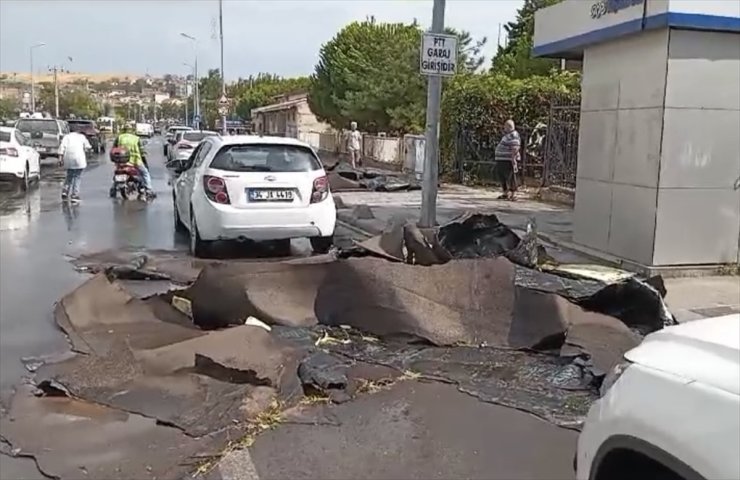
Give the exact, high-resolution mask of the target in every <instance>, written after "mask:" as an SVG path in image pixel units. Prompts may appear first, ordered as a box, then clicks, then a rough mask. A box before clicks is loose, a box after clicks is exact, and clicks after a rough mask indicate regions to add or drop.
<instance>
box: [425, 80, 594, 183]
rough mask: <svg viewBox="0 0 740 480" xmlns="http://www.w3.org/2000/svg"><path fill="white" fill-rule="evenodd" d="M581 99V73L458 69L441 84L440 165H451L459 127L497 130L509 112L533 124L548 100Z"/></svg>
mask: <svg viewBox="0 0 740 480" xmlns="http://www.w3.org/2000/svg"><path fill="white" fill-rule="evenodd" d="M552 102H554V103H558V104H571V105H573V104H575V105H577V104H579V103H580V74H578V73H573V72H558V73H554V74H552V75H549V76H533V77H528V78H524V79H512V78H510V77H507V76H505V75H502V74H497V73H485V74H461V75H456V76H455V77H453V78H452V79H451V80H450V81H449V82H447V83H446V84H445V88H444V95H443V98H442V126H441V139H440V147H441V158H440V160H441V163H442V165H441V167H442V168H441V169H442V171H443V172H444V171H447V172H449V171H450V169H451V168H452V166H453V165H455V158H454V156H455V137H456V135H457V132H458V131H460V130H466V131H467V132H468V134H470V135H473V136H477V137H480V138H486V137H489V136H491V135H492V134H497V133H498V132H501V130H502V127H503V123H504V122H505V121H506V120H507V119H509V118H511V119H513V120H514V122H515V123H516V124H517V125H518V126H522V127H523V128H525V129H528V128H534V127H535V126H536V125H537V123H539V122H546V120H547V116H548V114H549V109H550V104H551V103H552Z"/></svg>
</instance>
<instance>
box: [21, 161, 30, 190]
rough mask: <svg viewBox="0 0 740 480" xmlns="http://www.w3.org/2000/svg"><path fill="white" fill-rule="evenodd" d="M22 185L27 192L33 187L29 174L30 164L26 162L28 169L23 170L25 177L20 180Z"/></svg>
mask: <svg viewBox="0 0 740 480" xmlns="http://www.w3.org/2000/svg"><path fill="white" fill-rule="evenodd" d="M20 187H21V190H23V191H24V192H27V191H28V190H29V189H30V188H31V177H30V176H29V174H28V164H26V169H25V170H24V171H23V178H22V179H21V180H20Z"/></svg>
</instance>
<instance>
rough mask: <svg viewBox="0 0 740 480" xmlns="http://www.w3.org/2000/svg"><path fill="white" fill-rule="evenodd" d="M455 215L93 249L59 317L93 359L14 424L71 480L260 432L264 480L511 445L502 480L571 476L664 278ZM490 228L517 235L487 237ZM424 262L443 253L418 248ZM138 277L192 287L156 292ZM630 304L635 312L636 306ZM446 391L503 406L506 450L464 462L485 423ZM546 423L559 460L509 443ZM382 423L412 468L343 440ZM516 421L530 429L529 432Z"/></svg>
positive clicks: (237, 443) (16, 411) (11, 424)
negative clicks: (308, 239)
mask: <svg viewBox="0 0 740 480" xmlns="http://www.w3.org/2000/svg"><path fill="white" fill-rule="evenodd" d="M443 228H444V227H443ZM454 228H455V229H456V231H455V232H454V234H453V233H450V232H451V230H447V231H446V232H447V234H443V235H432V236H429V235H428V232H420V231H414V230H413V229H412V228H409V227H408V226H401V228H400V230H396V232H390V233H389V234H388V235H389V236H387V237H386V239H385V240H384V239H374V243H372V242H371V243H370V244H365V245H364V246H363V244H360V245H358V246H357V247H356V249H355V250H350V251H347V252H337V253H335V254H333V255H326V256H319V257H314V258H308V259H300V260H287V261H270V262H219V261H199V262H194V261H193V260H192V259H189V258H187V257H184V256H181V255H179V256H178V254H175V253H172V252H162V251H160V252H139V253H134V252H129V253H127V254H122V255H119V256H118V257H116V256H115V255H114V256H111V255H110V252H108V253H105V254H99V255H97V256H96V255H88V256H86V257H85V258H83V259H78V260H77V261H76V263H77V265H78V266H80V267H84V268H86V269H87V270H89V271H92V272H97V273H96V274H95V275H94V276H93V277H92V278H90V279H89V280H88V281H87V282H85V283H84V284H83V285H81V286H80V287H79V288H77V289H76V290H75V291H73V292H71V293H70V294H68V295H66V296H65V297H63V298H62V299H61V300H60V301H59V302H58V303H57V305H56V308H55V312H54V315H55V320H56V322H57V324H58V325H59V327H60V328H61V329H62V330H63V331H64V332H65V333H66V335H67V336H68V338H69V341H70V344H71V347H72V350H73V351H74V352H75V353H76V355H74V356H72V357H71V358H68V359H66V360H63V361H60V362H57V363H47V364H44V365H41V366H40V367H38V366H36V365H34V368H33V369H34V370H36V374H35V378H34V380H33V385H29V386H22V387H21V388H19V389H18V391H17V393H16V395H15V396H14V398H13V399H12V401H11V403H10V405H9V409H8V411H7V412H6V413H5V414H4V415H3V416H2V419H0V426H1V427H2V435H3V439H4V440H5V441H6V442H7V444H6V446H9V447H8V448H9V450H10V453H12V454H15V455H18V456H30V457H32V458H34V459H35V460H36V462H37V464H38V466H39V468H40V469H41V470H42V471H43V472H44V473H45V474H46V475H48V476H51V477H57V478H81V477H87V476H88V475H89V478H111V479H118V478H120V479H127V478H160V479H161V478H184V477H185V476H188V475H190V476H197V477H204V478H206V477H207V478H219V475H220V476H221V478H224V477H223V469H221V468H220V467H219V465H218V459H219V458H220V456H221V455H222V454H223V453H224V452H227V453H229V455H230V456H231V455H232V454H235V453H236V454H238V452H240V451H243V452H247V453H246V454H247V455H249V450H247V449H248V448H249V447H253V448H252V450H253V453H254V456H255V462H256V463H255V464H254V465H253V467H254V473H255V475H258V476H259V477H260V478H279V477H281V476H289V477H293V478H300V477H303V478H316V477H317V476H321V477H324V476H326V477H327V478H332V477H333V478H342V477H345V478H346V476H347V475H343V473H345V474H348V473H352V472H354V474H355V475H363V476H369V477H374V478H388V477H394V476H395V477H404V478H407V477H409V476H414V477H418V474H419V472H427V473H429V476H430V477H432V478H444V477H449V476H455V477H458V476H463V477H479V478H492V476H494V473H493V472H491V471H490V470H487V469H488V468H491V466H492V465H493V463H492V462H493V459H495V458H499V457H501V458H504V457H506V458H509V459H510V460H511V461H510V462H508V463H507V462H503V460H502V461H501V462H502V463H501V465H502V466H501V470H499V471H497V472H496V473H495V475H496V476H498V477H497V478H551V477H547V476H546V475H545V473H546V472H548V471H549V472H551V473H552V472H563V471H564V469H565V468H566V466H569V463H570V458H565V459H564V458H562V457H563V454H562V452H561V450H566V448H565V447H563V445H565V444H566V443H567V444H568V445H569V446H568V447H567V450H568V451H569V452H572V443H570V442H571V441H572V440H573V438H574V435H575V433H574V430H577V429H578V428H579V424H580V422H581V420H582V418H583V416H584V415H585V413H586V412H587V410H588V407H589V405H590V403H591V402H592V401H593V399H594V398H595V396H596V392H597V389H598V386H599V384H600V381H601V379H602V378H603V375H604V373H605V372H606V371H607V370H608V369H609V368H610V367H611V366H612V365H614V364H615V363H616V362H618V361H619V360H620V358H621V355H622V354H623V353H624V351H626V350H627V349H629V348H632V347H633V346H635V345H636V344H637V343H638V342H639V341H640V339H641V334H642V333H644V332H646V331H652V330H655V329H657V328H661V326H662V323H661V322H663V321H664V319H665V318H668V319H669V317H670V314H669V313H668V312H667V311H664V310H665V307H664V304H663V303H662V298H661V295H662V294H664V292H660V291H659V290H658V287H660V285H659V284H657V283H656V284H655V285H656V286H652V285H651V284H648V283H646V282H643V281H641V280H639V279H636V278H633V277H632V276H630V275H625V276H622V277H618V278H617V279H616V280H615V281H605V280H604V277H599V275H594V274H591V275H589V274H588V273H585V272H584V271H578V269H577V268H574V267H568V266H558V265H544V264H541V261H540V260H539V259H540V258H547V257H546V252H540V249H539V248H538V247H537V245H536V244H534V243H532V244H528V243H527V241H528V240H527V238H523V239H519V238H518V237H516V236H514V237H511V236H510V235H509V233H508V232H507V231H506V230H505V229H502V227H501V225H500V224H497V222H494V221H492V219H490V218H489V219H485V218H475V217H466V218H463V219H461V220H460V222H459V224H458V225H457V226H456V227H454ZM492 229H494V230H496V232H497V233H495V232H494V233H495V234H494V233H492V232H491V230H492ZM443 232H445V231H444V230H443ZM399 233H400V234H399ZM388 238H390V239H391V240H388ZM466 238H468V239H469V238H473V239H474V240H473V241H472V245H465V242H466V241H468V242H470V240H466ZM481 238H483V239H485V238H489V239H494V241H495V242H499V244H500V245H503V246H500V247H496V248H494V249H491V248H488V247H486V248H480V247H481ZM394 239H395V240H394ZM476 239H477V240H476ZM501 239H504V240H503V243H501V241H502V240H501ZM394 241H395V242H399V243H396V244H394V243H393V242H394ZM484 241H485V240H484ZM368 245H370V247H369V248H367V246H368ZM474 245H477V246H478V247H476V248H473V246H474ZM378 247H381V248H382V249H385V250H386V251H385V252H374V251H373V250H377V248H378ZM409 253H411V255H409ZM540 253H544V254H545V255H540ZM389 257H391V258H389ZM410 258H411V259H412V260H410ZM96 259H97V263H96ZM419 259H426V260H425V263H423V264H426V265H427V266H422V265H423V264H419V263H416V264H412V263H410V262H416V260H419ZM533 263H534V265H537V267H536V268H533V266H534V265H532V264H533ZM582 270H583V269H582ZM131 279H133V280H134V281H139V282H140V281H142V279H150V281H155V282H162V281H165V282H172V283H173V284H180V287H177V288H174V287H173V289H172V290H170V291H167V292H166V293H156V294H153V295H137V294H136V293H135V292H134V291H133V290H132V289H129V288H128V287H127V285H130V283H128V282H131ZM636 298H637V299H642V300H641V301H642V303H640V301H632V300H634V299H636ZM627 300H629V301H631V303H630V308H628V309H625V308H617V307H619V306H620V305H622V304H623V302H625V301H627ZM651 312H652V313H651ZM654 312H658V313H660V314H662V315H663V316H658V317H657V319H656V317H654V316H653V314H654ZM369 394H373V395H369ZM368 395H369V396H368ZM440 399H442V400H440ZM444 399H447V400H444ZM471 402H473V403H475V404H476V405H480V406H476V407H469V405H470V404H471ZM476 402H477V403H476ZM446 404H448V405H450V406H452V408H461V409H464V411H465V413H463V414H461V415H460V416H459V420H460V422H461V423H460V425H465V424H466V422H467V424H472V423H474V419H473V418H474V417H471V414H470V412H471V411H478V410H479V409H481V408H488V409H491V410H490V412H489V413H490V414H491V415H493V417H492V418H498V419H499V422H500V429H501V431H497V432H494V431H491V432H490V435H491V442H492V443H491V444H492V445H498V448H499V452H498V453H497V454H496V455H498V457H497V456H496V455H494V456H493V457H491V459H490V460H488V459H487V460H483V461H482V462H479V463H478V464H476V465H474V466H468V465H466V464H464V463H461V462H454V461H452V455H453V453H454V452H455V449H454V448H452V449H450V445H449V444H450V439H448V438H447V439H446V438H444V435H443V432H446V431H447V432H458V434H459V435H461V436H463V437H464V436H465V435H466V433H465V431H466V429H465V428H463V427H461V426H460V425H458V424H454V423H453V418H455V417H454V416H453V415H452V413H450V412H444V413H443V412H442V410H443V406H444V405H446ZM363 405H365V406H364V407H363ZM373 405H374V406H373ZM505 407H506V408H505ZM368 409H370V410H368ZM363 412H365V413H363ZM371 412H377V413H371ZM435 412H436V413H435ZM365 415H370V417H372V420H368V421H367V422H370V423H367V422H363V421H362V420H361V419H362V418H366V417H365ZM370 417H367V418H370ZM487 421H488V420H485V422H487ZM427 422H428V423H429V424H428V425H427ZM512 422H513V423H512ZM528 422H529V423H532V422H534V423H532V425H531V428H530V430H531V432H534V434H533V435H534V437H532V438H536V441H535V443H536V444H537V445H539V443H543V446H542V447H541V448H546V449H547V448H549V449H550V450H548V452H549V453H547V454H546V455H544V456H542V458H540V460H537V459H532V458H530V459H529V460H526V458H525V457H526V456H522V455H519V456H517V455H514V454H513V452H514V451H513V450H511V449H512V448H514V447H513V446H512V445H511V444H507V442H506V441H504V440H503V439H502V438H503V437H502V435H504V433H505V432H506V431H507V428H508V429H511V430H512V431H513V430H517V429H518V428H524V427H516V428H515V427H514V426H513V425H514V424H516V425H525V424H527V423H528ZM282 424H285V425H282ZM309 424H315V425H314V426H316V427H317V428H320V429H322V430H318V431H317V433H316V437H315V439H316V441H315V442H312V441H311V438H312V436H311V434H310V433H308V434H305V437H304V438H293V436H292V434H291V432H297V431H298V430H306V429H310V428H313V427H310V426H309ZM298 425H300V426H298ZM339 425H342V426H346V430H343V431H342V434H341V435H338V433H339V432H338V431H336V430H332V429H336V428H337V427H338V426H339ZM425 425H426V426H425ZM468 428H469V429H470V432H471V433H470V435H471V436H470V437H469V438H468V437H466V438H458V439H455V440H454V441H452V443H455V442H459V443H460V444H461V445H464V446H465V448H466V449H473V450H475V452H477V453H475V455H481V456H483V457H486V458H488V457H487V456H488V455H489V453H490V452H487V451H486V450H485V449H484V447H485V444H486V442H485V441H484V438H485V433H486V431H485V429H482V428H481V427H480V426H479V427H475V428H474V427H472V426H469V427H468ZM528 428H529V427H528ZM374 429H380V430H382V432H380V431H378V432H377V434H376V435H374V437H375V438H376V440H375V441H376V442H381V441H382V442H385V443H383V444H382V445H384V446H381V445H377V446H376V447H375V448H376V449H381V450H382V451H385V452H388V453H386V454H390V453H389V452H395V453H397V452H398V451H399V450H400V444H399V443H398V442H401V441H402V440H403V441H404V442H410V443H409V445H410V446H409V447H408V450H407V453H406V454H407V455H408V462H407V466H406V467H400V465H403V462H397V461H393V462H389V461H386V462H385V464H384V465H385V466H380V465H381V464H383V462H382V461H381V460H382V458H383V457H382V456H381V457H378V456H377V452H376V454H374V455H375V456H373V455H370V456H368V455H367V454H362V455H361V454H359V453H357V451H356V449H350V451H349V453H347V455H344V454H343V453H341V452H342V451H343V450H342V448H344V447H340V445H345V444H346V442H349V441H352V442H354V443H355V444H356V445H357V448H361V446H362V444H363V443H364V442H366V441H367V443H368V444H372V443H373V442H372V441H371V440H369V438H368V439H367V440H362V439H364V438H366V437H368V436H373V433H372V432H374V431H376V430H374ZM271 430H272V431H271ZM270 431H271V432H270ZM265 432H268V433H265ZM353 432H354V433H353ZM472 432H474V433H472ZM260 433H265V434H264V435H263V436H259V437H258V435H259V434H260ZM342 435H344V436H342ZM346 435H350V437H346ZM506 435H510V436H511V441H512V442H515V441H517V440H516V438H519V437H522V435H524V433H522V432H519V431H518V430H517V432H516V433H506ZM525 436H526V435H525ZM65 438H81V440H79V441H65V440H64V439H65ZM350 438H351V440H350ZM394 438H395V440H394ZM404 439H405V440H404ZM474 439H478V440H475V441H474ZM415 440H418V442H421V443H418V445H417V444H416V443H414V441H415ZM520 441H522V442H525V440H520ZM527 441H529V440H527ZM533 441H534V440H533ZM276 442H278V444H280V445H285V448H288V447H289V446H291V445H292V446H294V447H296V448H298V447H300V448H301V449H302V450H300V451H301V452H303V453H301V454H300V455H295V456H294V457H295V458H296V459H297V458H303V459H305V458H307V456H309V457H310V455H308V454H307V453H306V452H311V451H319V450H321V449H322V448H323V449H325V450H332V449H333V450H335V451H336V453H337V455H340V456H343V457H346V458H345V459H346V461H349V460H350V459H352V458H355V459H356V461H357V466H356V467H354V468H359V467H360V466H364V468H365V470H356V469H355V470H353V467H351V466H350V465H348V464H346V463H341V462H340V463H335V464H334V465H333V466H331V465H329V463H328V462H327V463H326V464H324V463H322V464H321V465H320V466H319V465H316V462H319V460H318V459H314V460H312V461H311V462H309V463H308V464H307V465H304V466H303V467H301V466H300V464H299V463H298V461H297V460H293V461H291V460H286V461H283V462H279V461H278V459H280V458H283V459H285V458H286V457H285V456H286V455H288V452H289V451H290V450H285V451H284V453H280V454H278V453H275V456H274V458H268V457H269V455H268V453H267V452H269V451H270V450H271V449H277V448H279V447H275V446H274V445H276ZM357 442H360V443H357ZM548 442H554V443H553V445H550V446H549V447H545V446H544V443H548ZM558 442H560V443H562V444H563V445H559V444H558ZM308 444H311V445H308ZM556 444H558V445H556ZM270 445H273V447H270ZM394 445H395V446H394ZM474 445H478V447H480V450H476V448H477V447H475V448H474ZM507 445H508V446H507ZM533 445H534V444H533ZM523 448H529V447H528V446H522V445H520V446H519V449H523ZM537 448H540V447H539V446H538V447H537ZM507 449H508V450H507ZM443 451H444V452H445V453H444V454H442V453H439V452H443ZM507 451H509V452H510V453H509V454H506V453H505V452H507ZM558 452H560V453H558ZM6 453H7V452H6ZM470 455H473V453H471V452H469V451H466V452H465V453H459V457H460V459H464V458H468V457H469V456H470ZM553 455H554V456H553ZM288 456H290V455H288ZM426 457H435V458H437V457H438V458H439V459H444V458H447V459H448V462H447V463H445V464H444V465H442V464H440V463H439V461H437V460H435V461H436V462H437V463H435V461H430V460H429V459H428V458H427V460H425V458H426ZM530 457H531V456H530ZM230 458H232V457H230ZM516 459H518V460H516ZM515 460H516V461H515ZM312 462H313V463H312ZM425 462H426V463H428V465H427V466H426V467H424V466H423V464H424V463H425ZM372 464H377V465H375V466H371V465H372ZM515 464H516V465H515ZM342 465H344V467H342ZM414 465H416V466H417V467H413V466H414ZM517 465H518V466H517ZM548 465H550V467H549V468H550V470H548ZM553 465H554V466H553ZM250 468H252V467H250ZM404 468H406V469H405V470H404ZM408 468H416V470H413V471H414V472H417V473H415V474H414V475H410V473H411V472H412V471H411V470H408ZM434 468H436V469H437V470H434ZM440 469H443V470H440ZM553 469H554V470H553ZM434 472H436V473H434ZM500 475H504V476H500ZM214 476H215V477H214ZM227 477H228V475H227ZM425 478H426V477H425Z"/></svg>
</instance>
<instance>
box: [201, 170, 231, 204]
mask: <svg viewBox="0 0 740 480" xmlns="http://www.w3.org/2000/svg"><path fill="white" fill-rule="evenodd" d="M203 189H204V190H205V192H206V197H208V199H209V200H211V201H212V202H216V203H220V204H222V205H228V204H230V203H231V199H230V198H229V191H228V190H227V189H226V182H224V179H223V178H221V177H214V176H212V175H204V176H203Z"/></svg>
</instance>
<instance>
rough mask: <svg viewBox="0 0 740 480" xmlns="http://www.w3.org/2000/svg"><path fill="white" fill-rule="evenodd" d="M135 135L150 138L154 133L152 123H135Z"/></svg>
mask: <svg viewBox="0 0 740 480" xmlns="http://www.w3.org/2000/svg"><path fill="white" fill-rule="evenodd" d="M136 135H138V136H139V137H146V138H152V136H153V135H154V125H152V124H151V123H137V124H136Z"/></svg>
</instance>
